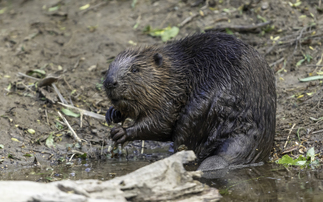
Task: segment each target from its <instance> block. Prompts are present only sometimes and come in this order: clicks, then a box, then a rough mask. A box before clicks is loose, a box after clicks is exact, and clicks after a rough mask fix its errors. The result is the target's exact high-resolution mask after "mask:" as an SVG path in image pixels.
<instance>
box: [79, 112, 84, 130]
mask: <svg viewBox="0 0 323 202" xmlns="http://www.w3.org/2000/svg"><path fill="white" fill-rule="evenodd" d="M83 114H84V112H83V111H80V128H82V125H83Z"/></svg>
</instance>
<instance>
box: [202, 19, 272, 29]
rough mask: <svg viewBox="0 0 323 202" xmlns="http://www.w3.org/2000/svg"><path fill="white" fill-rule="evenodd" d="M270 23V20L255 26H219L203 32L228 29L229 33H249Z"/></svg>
mask: <svg viewBox="0 0 323 202" xmlns="http://www.w3.org/2000/svg"><path fill="white" fill-rule="evenodd" d="M272 23H273V21H272V20H270V21H267V22H263V23H259V24H255V25H220V26H217V27H215V28H211V29H207V30H205V31H225V30H226V29H230V30H231V31H236V32H250V31H253V30H255V29H257V28H262V27H265V26H267V25H269V24H272Z"/></svg>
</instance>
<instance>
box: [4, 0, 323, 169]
mask: <svg viewBox="0 0 323 202" xmlns="http://www.w3.org/2000/svg"><path fill="white" fill-rule="evenodd" d="M207 2H208V6H206V4H205V1H196V0H186V1H184V0H183V1H180V0H163V1H161V0H138V1H132V0H65V1H59V0H47V1H41V0H0V78H1V79H0V86H1V88H0V92H1V95H2V96H1V97H0V115H1V117H0V131H1V135H0V148H1V149H0V163H1V164H0V168H1V169H5V168H8V167H10V165H14V166H15V165H28V164H32V163H33V161H34V158H32V156H33V155H35V156H40V159H42V160H43V161H44V162H45V163H46V162H47V163H49V162H57V161H63V160H64V159H69V158H71V157H72V155H73V154H77V152H76V151H75V150H78V151H81V152H85V153H87V155H88V157H91V158H102V156H105V154H106V153H107V146H106V145H107V144H110V142H109V140H107V136H108V134H109V130H110V127H108V126H106V125H105V123H104V121H103V120H98V119H95V118H90V117H87V116H85V115H84V116H83V119H82V120H81V119H80V118H75V117H70V116H67V115H65V114H63V115H64V116H65V117H66V118H67V120H68V122H69V124H70V125H71V127H72V128H73V129H74V130H75V132H76V133H77V135H78V136H79V137H80V138H81V139H84V140H86V141H85V142H83V146H82V148H81V149H80V148H79V145H78V144H76V141H75V140H74V139H73V138H72V136H71V133H70V132H69V130H68V128H67V126H66V125H65V124H64V122H63V120H62V119H61V118H60V117H59V115H58V113H57V112H58V111H60V112H61V113H62V106H61V105H60V104H58V102H59V98H58V97H57V94H56V93H55V91H54V90H53V87H52V86H51V85H49V86H43V87H38V86H37V87H35V85H34V84H35V82H36V80H34V79H31V78H27V77H25V76H22V74H31V76H33V77H38V78H41V76H44V75H42V73H44V72H45V74H46V76H53V77H57V76H59V79H58V80H57V81H56V82H55V83H54V84H55V85H56V86H57V88H58V90H59V92H60V93H61V94H62V95H63V97H64V98H65V100H66V101H67V103H69V104H72V103H73V105H74V106H76V107H79V108H82V109H85V110H88V111H92V112H95V113H98V114H102V115H104V114H105V112H106V111H107V109H108V108H109V102H108V101H107V99H106V96H105V93H104V90H103V89H102V83H101V82H102V78H103V77H104V72H105V71H106V70H107V68H108V66H109V63H110V62H111V60H112V59H113V57H114V56H116V55H117V54H118V53H119V52H120V51H122V50H124V49H125V48H127V47H131V46H134V45H136V44H137V45H141V44H152V43H162V41H161V38H160V37H152V36H149V35H148V34H147V33H144V32H143V30H144V29H145V27H146V26H148V25H150V26H151V27H152V28H165V27H167V26H178V27H179V28H180V31H179V34H178V36H177V37H176V38H181V37H184V36H187V35H189V34H192V33H195V32H201V31H204V30H205V29H211V28H213V29H215V30H219V31H223V30H224V31H226V32H228V33H232V34H234V35H235V36H236V37H238V38H240V39H241V40H243V41H245V42H246V43H248V44H250V45H252V46H253V47H255V48H256V49H257V50H258V51H259V52H260V53H261V54H263V55H265V58H266V60H267V61H268V64H270V66H271V67H272V68H273V69H274V70H275V72H276V79H277V95H278V100H277V101H278V108H277V128H276V137H275V146H274V149H273V153H272V155H271V159H272V160H275V159H277V158H278V157H281V155H282V154H283V153H284V152H287V153H288V154H289V155H291V156H297V155H299V154H304V153H306V150H307V149H309V148H311V147H313V146H314V147H315V152H316V153H317V154H319V158H321V153H322V151H323V145H322V138H321V136H322V135H323V126H322V124H321V121H322V120H323V113H322V105H323V104H321V99H322V96H323V92H322V90H321V88H322V83H321V81H319V80H315V81H311V82H300V81H299V79H300V78H305V77H309V76H316V75H320V73H321V68H322V67H323V66H322V65H323V62H322V57H323V52H322V41H323V40H322V38H323V13H322V11H323V5H321V1H320V0H318V1H312V0H308V1H305V0H304V1H299V2H301V4H299V3H297V2H296V1H294V0H293V1H291V2H292V3H290V2H289V1H281V0H267V1H264V0H263V1H259V0H258V1H247V0H245V1H243V0H230V1H213V0H209V1H207ZM134 3H135V4H134ZM132 5H134V6H132ZM185 22H186V23H185ZM263 23H265V25H264V24H263ZM35 70H36V71H35ZM39 70H41V71H39ZM37 71H38V73H37ZM74 112H77V111H74ZM81 123H82V127H81V125H80V124H81ZM30 129H32V130H30ZM52 137H53V139H52ZM51 140H54V142H53V141H51ZM52 144H54V145H55V147H52V146H51V145H52ZM157 146H159V145H157ZM38 160H39V159H38Z"/></svg>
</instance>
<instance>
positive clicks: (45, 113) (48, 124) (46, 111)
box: [45, 109, 49, 125]
mask: <svg viewBox="0 0 323 202" xmlns="http://www.w3.org/2000/svg"><path fill="white" fill-rule="evenodd" d="M45 115H46V120H47V124H48V125H49V120H48V114H47V109H45Z"/></svg>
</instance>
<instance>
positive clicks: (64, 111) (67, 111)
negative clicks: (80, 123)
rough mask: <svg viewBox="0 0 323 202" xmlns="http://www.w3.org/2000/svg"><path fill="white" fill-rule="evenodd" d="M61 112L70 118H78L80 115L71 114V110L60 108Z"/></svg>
mask: <svg viewBox="0 0 323 202" xmlns="http://www.w3.org/2000/svg"><path fill="white" fill-rule="evenodd" d="M62 112H63V113H64V114H65V115H67V116H72V117H76V118H77V117H79V116H80V114H76V113H74V112H72V111H71V110H69V109H65V108H62Z"/></svg>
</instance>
